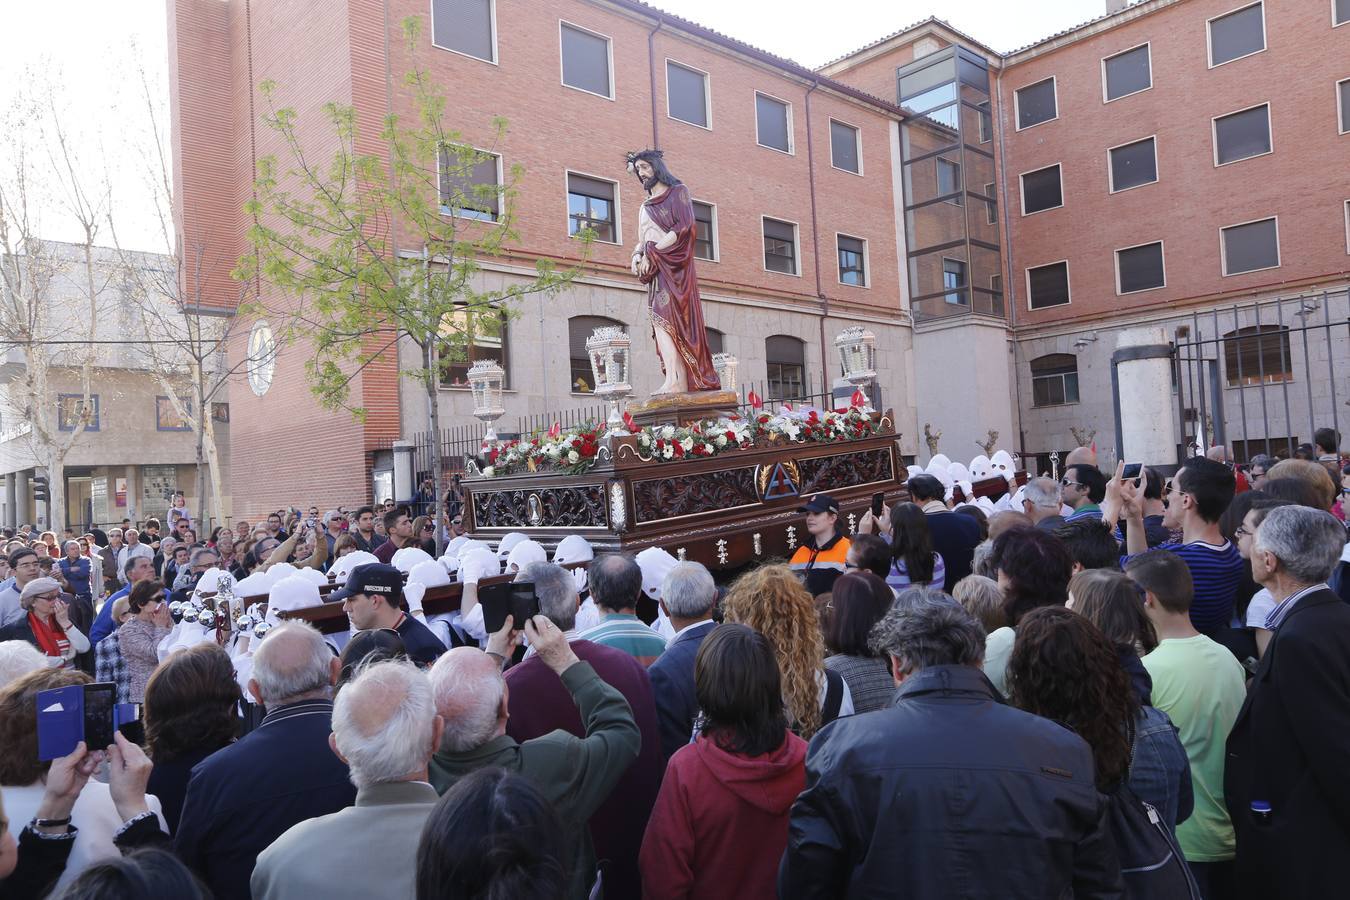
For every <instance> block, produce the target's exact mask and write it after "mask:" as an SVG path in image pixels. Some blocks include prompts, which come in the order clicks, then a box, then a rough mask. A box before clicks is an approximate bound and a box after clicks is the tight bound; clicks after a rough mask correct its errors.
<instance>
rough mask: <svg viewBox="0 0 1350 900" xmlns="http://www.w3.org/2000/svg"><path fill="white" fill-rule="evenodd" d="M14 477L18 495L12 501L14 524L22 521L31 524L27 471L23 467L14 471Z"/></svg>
mask: <svg viewBox="0 0 1350 900" xmlns="http://www.w3.org/2000/svg"><path fill="white" fill-rule="evenodd" d="M14 478H15V480H16V481H17V482H18V484H17V486H16V492H17V494H18V496H17V497H16V498H15V502H14V518H15V524H16V526H17V525H20V524H23V523H24V522H28V523H30V524H31V523H32V521H33V520H32V519H31V518H29V516H30V515H31V513H30V512H29V498H30V497H31V496H32V493H31V492H30V491H29V489H28V471H27V470H26V469H25V470H23V471H20V472H16V473H14Z"/></svg>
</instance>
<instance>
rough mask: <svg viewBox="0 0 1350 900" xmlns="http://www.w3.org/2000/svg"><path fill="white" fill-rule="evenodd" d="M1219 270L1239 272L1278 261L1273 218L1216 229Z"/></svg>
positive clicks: (1272, 265) (1278, 262)
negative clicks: (1220, 251)
mask: <svg viewBox="0 0 1350 900" xmlns="http://www.w3.org/2000/svg"><path fill="white" fill-rule="evenodd" d="M1219 236H1220V241H1221V243H1222V244H1223V274H1224V275H1240V274H1242V273H1243V272H1255V271H1257V270H1258V269H1273V268H1275V267H1277V266H1278V265H1279V264H1280V229H1279V224H1278V223H1277V222H1276V220H1275V219H1274V218H1270V219H1260V220H1258V221H1255V222H1243V223H1241V224H1238V225H1229V226H1228V227H1227V228H1221V229H1219Z"/></svg>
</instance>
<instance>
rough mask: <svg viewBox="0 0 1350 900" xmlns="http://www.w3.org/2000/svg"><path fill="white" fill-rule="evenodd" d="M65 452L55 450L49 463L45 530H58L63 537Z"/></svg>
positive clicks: (58, 537)
mask: <svg viewBox="0 0 1350 900" xmlns="http://www.w3.org/2000/svg"><path fill="white" fill-rule="evenodd" d="M65 456H66V455H65V454H64V453H56V452H55V451H53V452H52V453H51V454H50V455H49V456H48V460H49V462H48V463H47V525H46V527H45V529H44V530H46V531H54V532H56V537H57V540H60V538H61V529H62V528H64V527H65V524H66V460H65Z"/></svg>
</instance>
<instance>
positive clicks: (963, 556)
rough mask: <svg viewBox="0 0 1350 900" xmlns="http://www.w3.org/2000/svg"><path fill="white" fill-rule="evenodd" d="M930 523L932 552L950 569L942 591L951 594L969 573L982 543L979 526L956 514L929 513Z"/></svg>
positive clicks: (971, 519)
mask: <svg viewBox="0 0 1350 900" xmlns="http://www.w3.org/2000/svg"><path fill="white" fill-rule="evenodd" d="M927 521H928V533H929V534H930V535H932V537H933V549H934V550H936V551H937V552H938V553H941V554H942V562H943V564H944V565H945V566H946V567H947V579H946V580H945V581H944V582H943V583H942V589H943V590H944V591H946V592H947V593H949V594H950V593H951V592H952V588H954V587H955V586H956V583H957V582H958V581H960V580H961V579H962V578H965V577H966V576H967V575H969V574H970V562H971V559H972V558H973V557H974V555H975V546H976V545H977V544H979V543H980V523H979V522H976V521H975V519H974V518H972V517H971V516H966V515H962V514H961V513H954V512H936V513H929V514H928V517H927Z"/></svg>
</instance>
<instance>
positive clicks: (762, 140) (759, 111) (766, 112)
mask: <svg viewBox="0 0 1350 900" xmlns="http://www.w3.org/2000/svg"><path fill="white" fill-rule="evenodd" d="M755 142H756V143H758V144H759V145H760V146H761V147H768V148H769V149H770V150H781V151H782V152H783V153H791V152H792V107H791V106H789V105H788V104H786V103H784V102H783V101H782V100H775V99H774V98H773V97H770V96H769V95H768V94H761V93H760V92H759V91H755Z"/></svg>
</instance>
